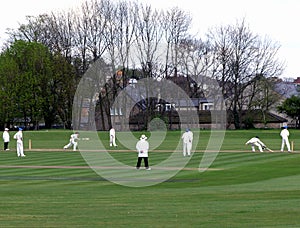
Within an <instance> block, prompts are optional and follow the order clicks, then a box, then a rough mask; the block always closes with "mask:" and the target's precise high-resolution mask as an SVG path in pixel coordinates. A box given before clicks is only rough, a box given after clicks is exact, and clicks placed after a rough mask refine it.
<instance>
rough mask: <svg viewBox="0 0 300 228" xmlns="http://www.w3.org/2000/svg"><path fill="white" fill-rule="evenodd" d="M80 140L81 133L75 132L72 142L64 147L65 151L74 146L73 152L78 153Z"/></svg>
mask: <svg viewBox="0 0 300 228" xmlns="http://www.w3.org/2000/svg"><path fill="white" fill-rule="evenodd" d="M78 139H79V132H75V133H74V134H72V135H71V136H70V142H69V143H68V144H67V145H65V146H64V149H68V148H70V147H71V146H72V145H73V151H76V148H77V145H78V142H77V141H78Z"/></svg>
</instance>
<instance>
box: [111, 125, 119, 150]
mask: <svg viewBox="0 0 300 228" xmlns="http://www.w3.org/2000/svg"><path fill="white" fill-rule="evenodd" d="M109 146H114V147H116V146H118V145H117V144H116V131H115V129H114V128H113V127H112V128H111V129H110V130H109Z"/></svg>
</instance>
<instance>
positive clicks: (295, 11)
mask: <svg viewBox="0 0 300 228" xmlns="http://www.w3.org/2000/svg"><path fill="white" fill-rule="evenodd" d="M82 1H83V0H14V1H7V0H6V1H5V2H3V3H2V5H1V8H0V41H1V43H0V46H2V43H3V39H5V38H6V36H5V31H6V29H7V28H18V26H19V23H23V22H25V16H26V15H34V16H36V15H38V14H42V13H48V12H51V11H57V10H66V9H70V8H72V7H77V6H79V5H80V3H81V2H82ZM137 1H139V2H143V3H145V4H151V5H153V7H155V8H164V9H167V8H171V7H174V6H178V7H179V8H181V9H183V10H185V11H187V12H190V14H191V16H192V18H193V31H194V32H198V34H199V36H200V37H202V36H203V35H204V34H205V33H206V32H207V31H208V29H209V28H213V27H216V26H220V25H228V24H235V22H236V21H237V20H239V21H240V20H242V19H245V21H246V23H247V24H248V25H249V28H250V30H251V31H252V32H253V33H256V34H258V35H260V36H262V37H264V36H265V35H266V36H268V37H269V38H270V39H271V40H272V41H274V42H275V41H276V42H279V43H280V45H281V48H280V53H279V58H280V60H282V61H285V62H286V70H285V72H284V74H283V75H282V76H283V77H293V78H296V77H300V67H298V66H299V65H300V64H299V63H300V59H299V58H298V54H299V53H300V28H299V21H300V1H299V0H137Z"/></svg>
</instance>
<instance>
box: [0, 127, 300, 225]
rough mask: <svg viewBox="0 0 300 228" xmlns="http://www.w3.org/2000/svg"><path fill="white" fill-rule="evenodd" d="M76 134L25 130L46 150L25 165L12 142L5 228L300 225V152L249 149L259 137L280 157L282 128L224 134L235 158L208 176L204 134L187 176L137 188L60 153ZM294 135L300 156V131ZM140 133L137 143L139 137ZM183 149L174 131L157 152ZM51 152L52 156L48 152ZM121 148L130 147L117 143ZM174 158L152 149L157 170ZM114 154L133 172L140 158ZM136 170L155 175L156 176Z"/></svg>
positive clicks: (4, 169)
mask: <svg viewBox="0 0 300 228" xmlns="http://www.w3.org/2000/svg"><path fill="white" fill-rule="evenodd" d="M70 133H71V132H70V131H48V132H46V131H38V132H26V131H25V132H24V138H25V148H28V139H31V140H32V147H33V149H34V148H41V149H45V151H41V152H36V151H28V150H27V151H26V152H25V153H26V155H27V156H26V158H23V159H18V158H17V157H16V153H15V145H14V143H15V142H14V141H13V140H12V142H11V143H10V148H11V151H9V152H4V151H0V197H1V207H0V224H1V227H42V226H43V227H299V225H300V217H299V214H300V207H299V205H300V194H299V190H300V165H299V164H300V154H299V153H298V152H297V153H291V154H288V153H252V152H250V148H249V146H245V145H244V143H245V142H246V141H247V140H248V139H249V138H250V137H252V136H255V135H259V136H260V137H261V139H262V140H263V141H264V142H265V143H266V144H267V145H268V146H269V147H270V148H272V149H274V150H277V151H278V150H279V149H280V143H281V139H280V137H279V131H278V130H249V131H242V130H241V131H226V135H225V139H224V143H223V145H222V150H231V151H232V152H221V153H219V154H218V156H217V157H216V159H215V160H214V162H213V164H212V165H211V168H215V169H218V170H209V171H206V172H199V171H198V170H197V169H196V168H198V167H199V163H200V161H201V159H202V156H203V152H202V150H205V148H206V144H207V142H208V139H209V136H210V132H209V131H201V132H200V140H199V145H197V150H198V151H199V152H197V153H195V154H193V156H192V158H191V160H190V161H189V163H188V164H187V165H186V168H194V169H185V170H181V171H180V172H179V173H177V175H176V176H174V177H173V178H171V179H170V180H167V181H165V182H162V183H160V184H157V185H153V186H149V187H137V188H132V187H126V186H122V185H117V184H114V183H112V182H109V181H107V180H105V179H104V178H103V177H101V176H99V175H97V174H96V173H95V172H94V171H93V170H92V169H89V168H80V167H84V166H86V163H85V161H84V159H83V157H82V156H81V154H80V153H78V152H72V151H63V150H61V151H60V150H59V149H61V148H62V146H63V145H64V144H66V143H67V141H68V138H69V135H70ZM290 133H291V138H290V139H291V141H294V144H295V149H296V150H297V149H298V148H299V147H298V145H300V144H299V139H300V132H298V131H297V130H290ZM82 134H84V132H83V133H82ZM134 134H135V136H136V137H137V138H138V137H139V135H140V134H141V133H140V132H135V133H134ZM146 134H148V133H146ZM148 135H149V134H148ZM82 137H83V136H82ZM99 137H100V138H101V139H103V141H105V140H108V134H107V132H99ZM178 143H180V132H178V131H171V132H168V134H167V137H166V139H165V141H164V143H163V144H162V145H160V146H159V147H158V148H157V149H156V150H159V149H161V150H170V152H171V151H172V150H173V149H174V148H176V145H177V144H178ZM79 145H80V142H79ZM105 146H106V147H107V146H108V145H107V144H106V145H105ZM49 148H50V149H53V151H49V150H46V149H49ZM107 148H108V147H107ZM118 149H126V148H125V147H124V146H122V145H121V144H119V147H118ZM240 151H249V152H240ZM170 152H158V151H154V152H153V151H151V152H150V158H149V159H150V164H151V165H153V166H154V165H159V163H160V162H161V161H163V160H164V159H166V158H167V157H168V156H170ZM111 154H112V155H113V156H114V157H115V158H116V159H118V160H119V161H121V162H122V163H124V164H127V165H130V166H132V167H134V166H135V163H136V153H134V152H130V151H128V152H117V151H115V152H111ZM183 159H184V158H183ZM54 166H57V167H56V168H55V167H54ZM77 166H78V167H77ZM46 167H48V168H46ZM137 172H141V173H145V175H151V172H152V171H150V173H149V172H146V171H145V170H140V171H137Z"/></svg>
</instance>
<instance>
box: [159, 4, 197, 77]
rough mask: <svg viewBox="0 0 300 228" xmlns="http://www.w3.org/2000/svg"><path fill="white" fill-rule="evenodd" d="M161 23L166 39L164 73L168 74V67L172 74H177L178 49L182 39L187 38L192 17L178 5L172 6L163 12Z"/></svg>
mask: <svg viewBox="0 0 300 228" xmlns="http://www.w3.org/2000/svg"><path fill="white" fill-rule="evenodd" d="M161 18H162V25H163V29H164V36H165V41H166V44H167V45H166V54H165V74H166V77H168V76H170V75H169V73H170V69H169V68H171V72H172V71H174V72H172V73H173V75H174V76H177V74H178V66H179V63H180V60H179V50H180V46H182V43H183V40H185V39H187V37H188V35H189V34H188V31H189V29H190V27H191V22H192V18H191V16H190V15H189V14H188V13H186V12H185V11H183V10H181V9H179V8H178V7H175V8H172V9H170V10H168V11H166V12H164V13H163V16H162V17H161Z"/></svg>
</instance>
